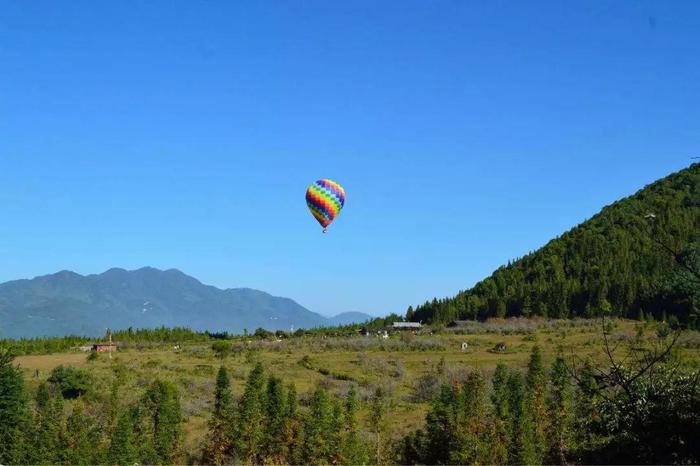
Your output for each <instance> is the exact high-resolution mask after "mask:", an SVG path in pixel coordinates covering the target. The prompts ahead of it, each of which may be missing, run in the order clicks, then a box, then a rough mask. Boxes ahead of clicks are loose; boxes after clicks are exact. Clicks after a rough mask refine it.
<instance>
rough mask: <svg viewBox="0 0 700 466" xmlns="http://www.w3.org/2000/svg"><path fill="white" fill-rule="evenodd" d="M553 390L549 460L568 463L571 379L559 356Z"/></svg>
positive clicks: (549, 401)
mask: <svg viewBox="0 0 700 466" xmlns="http://www.w3.org/2000/svg"><path fill="white" fill-rule="evenodd" d="M550 382H551V386H552V388H551V391H550V393H549V397H548V399H547V412H548V418H549V429H548V438H547V457H546V459H547V462H548V463H549V464H567V462H568V461H567V453H568V450H569V446H570V442H571V421H572V417H571V415H572V407H571V396H572V395H571V381H570V378H569V372H568V369H567V367H566V362H564V359H563V358H562V357H561V356H559V357H557V358H556V359H555V360H554V363H553V364H552V370H551V373H550Z"/></svg>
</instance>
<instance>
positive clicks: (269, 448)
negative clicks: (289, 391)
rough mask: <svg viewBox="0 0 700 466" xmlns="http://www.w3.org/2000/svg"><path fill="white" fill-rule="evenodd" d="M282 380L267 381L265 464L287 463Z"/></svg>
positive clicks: (274, 378) (285, 416)
mask: <svg viewBox="0 0 700 466" xmlns="http://www.w3.org/2000/svg"><path fill="white" fill-rule="evenodd" d="M285 395H286V394H285V392H284V385H283V384H282V380H281V379H279V378H277V377H274V376H270V378H269V379H268V380H267V397H266V400H265V401H266V406H265V445H264V446H265V448H264V455H265V458H266V461H265V462H266V463H275V464H281V463H289V461H288V459H287V451H286V445H285V438H284V434H285V427H286V424H287V406H286V404H287V399H286V396H285Z"/></svg>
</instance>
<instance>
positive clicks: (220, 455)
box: [204, 366, 233, 465]
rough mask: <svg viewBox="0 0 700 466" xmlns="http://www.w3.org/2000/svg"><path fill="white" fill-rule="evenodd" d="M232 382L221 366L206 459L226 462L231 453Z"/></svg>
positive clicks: (208, 461)
mask: <svg viewBox="0 0 700 466" xmlns="http://www.w3.org/2000/svg"><path fill="white" fill-rule="evenodd" d="M232 416H233V413H232V406H231V382H230V379H229V376H228V372H227V371H226V368H225V367H223V366H221V367H220V368H219V372H218V374H217V376H216V390H215V393H214V413H213V414H212V418H211V420H210V421H209V433H208V435H207V440H206V443H205V447H204V461H205V462H206V463H209V464H215V465H220V464H224V462H225V461H226V460H227V458H228V456H229V455H230V454H231V447H232V442H233V440H232V438H231V428H232V421H233V419H232Z"/></svg>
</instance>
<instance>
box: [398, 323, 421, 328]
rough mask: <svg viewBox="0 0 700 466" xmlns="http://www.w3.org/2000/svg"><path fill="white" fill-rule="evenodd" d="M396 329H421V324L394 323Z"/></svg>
mask: <svg viewBox="0 0 700 466" xmlns="http://www.w3.org/2000/svg"><path fill="white" fill-rule="evenodd" d="M393 327H394V328H420V322H394V324H393Z"/></svg>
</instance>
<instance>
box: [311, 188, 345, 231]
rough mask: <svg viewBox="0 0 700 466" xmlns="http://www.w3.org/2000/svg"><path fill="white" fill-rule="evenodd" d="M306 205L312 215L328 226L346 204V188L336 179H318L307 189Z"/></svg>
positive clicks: (322, 224) (324, 226)
mask: <svg viewBox="0 0 700 466" xmlns="http://www.w3.org/2000/svg"><path fill="white" fill-rule="evenodd" d="M306 205H307V206H309V210H310V211H311V215H313V216H314V218H315V219H316V220H317V221H318V223H320V224H321V226H322V227H323V228H326V227H327V226H328V225H330V224H331V222H332V221H333V220H334V219H335V217H336V216H337V215H338V213H339V212H340V209H342V208H343V205H345V190H344V189H343V187H342V186H340V185H339V184H338V183H336V182H335V181H332V180H328V179H322V180H318V181H316V182H315V183H312V184H311V186H309V188H308V189H307V190H306Z"/></svg>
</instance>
